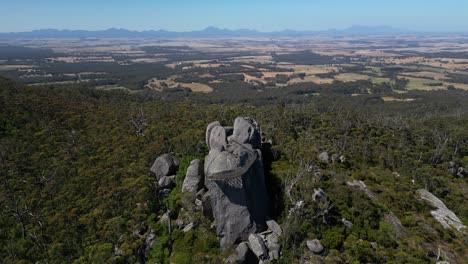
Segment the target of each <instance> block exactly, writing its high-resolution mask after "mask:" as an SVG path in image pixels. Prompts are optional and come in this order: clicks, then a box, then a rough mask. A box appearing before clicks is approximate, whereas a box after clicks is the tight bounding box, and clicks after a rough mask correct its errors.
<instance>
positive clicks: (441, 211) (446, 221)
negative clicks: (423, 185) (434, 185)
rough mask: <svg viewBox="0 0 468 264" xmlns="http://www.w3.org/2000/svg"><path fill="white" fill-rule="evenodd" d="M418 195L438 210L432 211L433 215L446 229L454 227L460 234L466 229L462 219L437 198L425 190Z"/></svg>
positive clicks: (420, 190)
mask: <svg viewBox="0 0 468 264" xmlns="http://www.w3.org/2000/svg"><path fill="white" fill-rule="evenodd" d="M417 192H418V194H419V195H420V197H421V198H422V199H423V200H426V201H428V202H429V203H430V204H431V205H432V206H434V207H436V208H437V210H433V211H431V215H432V216H433V217H434V218H435V219H436V220H437V221H438V222H439V223H440V224H441V225H442V226H443V227H444V228H450V227H454V228H455V229H457V230H458V231H460V232H463V231H464V230H465V229H466V226H465V225H463V223H462V222H461V221H460V219H459V218H458V217H457V215H455V213H454V212H452V211H451V210H450V209H448V208H447V206H446V205H445V204H444V203H443V202H442V201H441V200H440V199H439V198H437V197H436V196H434V195H433V194H432V193H430V192H429V191H427V190H425V189H419V190H417Z"/></svg>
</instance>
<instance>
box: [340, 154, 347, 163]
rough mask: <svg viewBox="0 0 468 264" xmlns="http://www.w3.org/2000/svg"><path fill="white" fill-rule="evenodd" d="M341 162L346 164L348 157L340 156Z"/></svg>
mask: <svg viewBox="0 0 468 264" xmlns="http://www.w3.org/2000/svg"><path fill="white" fill-rule="evenodd" d="M340 162H341V163H346V157H345V156H344V155H341V156H340Z"/></svg>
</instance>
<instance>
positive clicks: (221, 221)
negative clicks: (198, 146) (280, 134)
mask: <svg viewBox="0 0 468 264" xmlns="http://www.w3.org/2000/svg"><path fill="white" fill-rule="evenodd" d="M232 133H233V135H232V136H229V137H227V133H226V130H225V129H224V128H223V127H221V126H220V125H219V123H217V122H214V123H211V124H210V125H209V126H208V128H207V132H206V134H207V139H206V141H207V142H208V143H209V148H210V152H209V154H208V156H207V157H206V159H205V166H204V168H205V185H206V187H207V188H208V189H209V200H210V201H211V210H212V213H213V217H214V220H215V223H216V232H217V234H218V237H219V240H220V244H221V247H222V248H223V249H225V248H229V247H231V246H233V245H234V244H237V243H239V242H242V241H246V240H247V239H248V236H249V234H255V233H258V232H261V231H263V230H264V229H266V216H267V215H268V212H269V202H268V197H267V190H266V186H265V176H264V171H263V163H262V153H261V151H260V149H259V148H260V147H261V136H260V135H261V133H260V128H259V125H258V123H257V121H255V120H254V119H252V118H236V121H235V122H234V128H233V132H232Z"/></svg>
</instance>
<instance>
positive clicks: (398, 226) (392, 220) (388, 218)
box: [384, 212, 407, 238]
mask: <svg viewBox="0 0 468 264" xmlns="http://www.w3.org/2000/svg"><path fill="white" fill-rule="evenodd" d="M384 220H385V222H387V223H389V224H390V225H392V226H393V229H395V231H396V234H397V235H398V236H399V237H402V238H405V237H407V233H406V230H405V227H404V226H403V224H402V223H401V221H400V219H398V217H397V216H396V215H395V214H394V213H393V212H389V213H387V214H385V215H384Z"/></svg>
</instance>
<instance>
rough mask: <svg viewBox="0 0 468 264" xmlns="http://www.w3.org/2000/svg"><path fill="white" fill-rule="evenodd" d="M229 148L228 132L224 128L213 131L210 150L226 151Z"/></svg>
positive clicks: (213, 129) (214, 128) (220, 127)
mask: <svg viewBox="0 0 468 264" xmlns="http://www.w3.org/2000/svg"><path fill="white" fill-rule="evenodd" d="M226 146H227V137H226V130H225V129H224V127H222V126H215V127H213V128H212V129H211V134H210V139H209V147H210V150H211V151H213V150H217V151H224V150H225V149H226Z"/></svg>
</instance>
